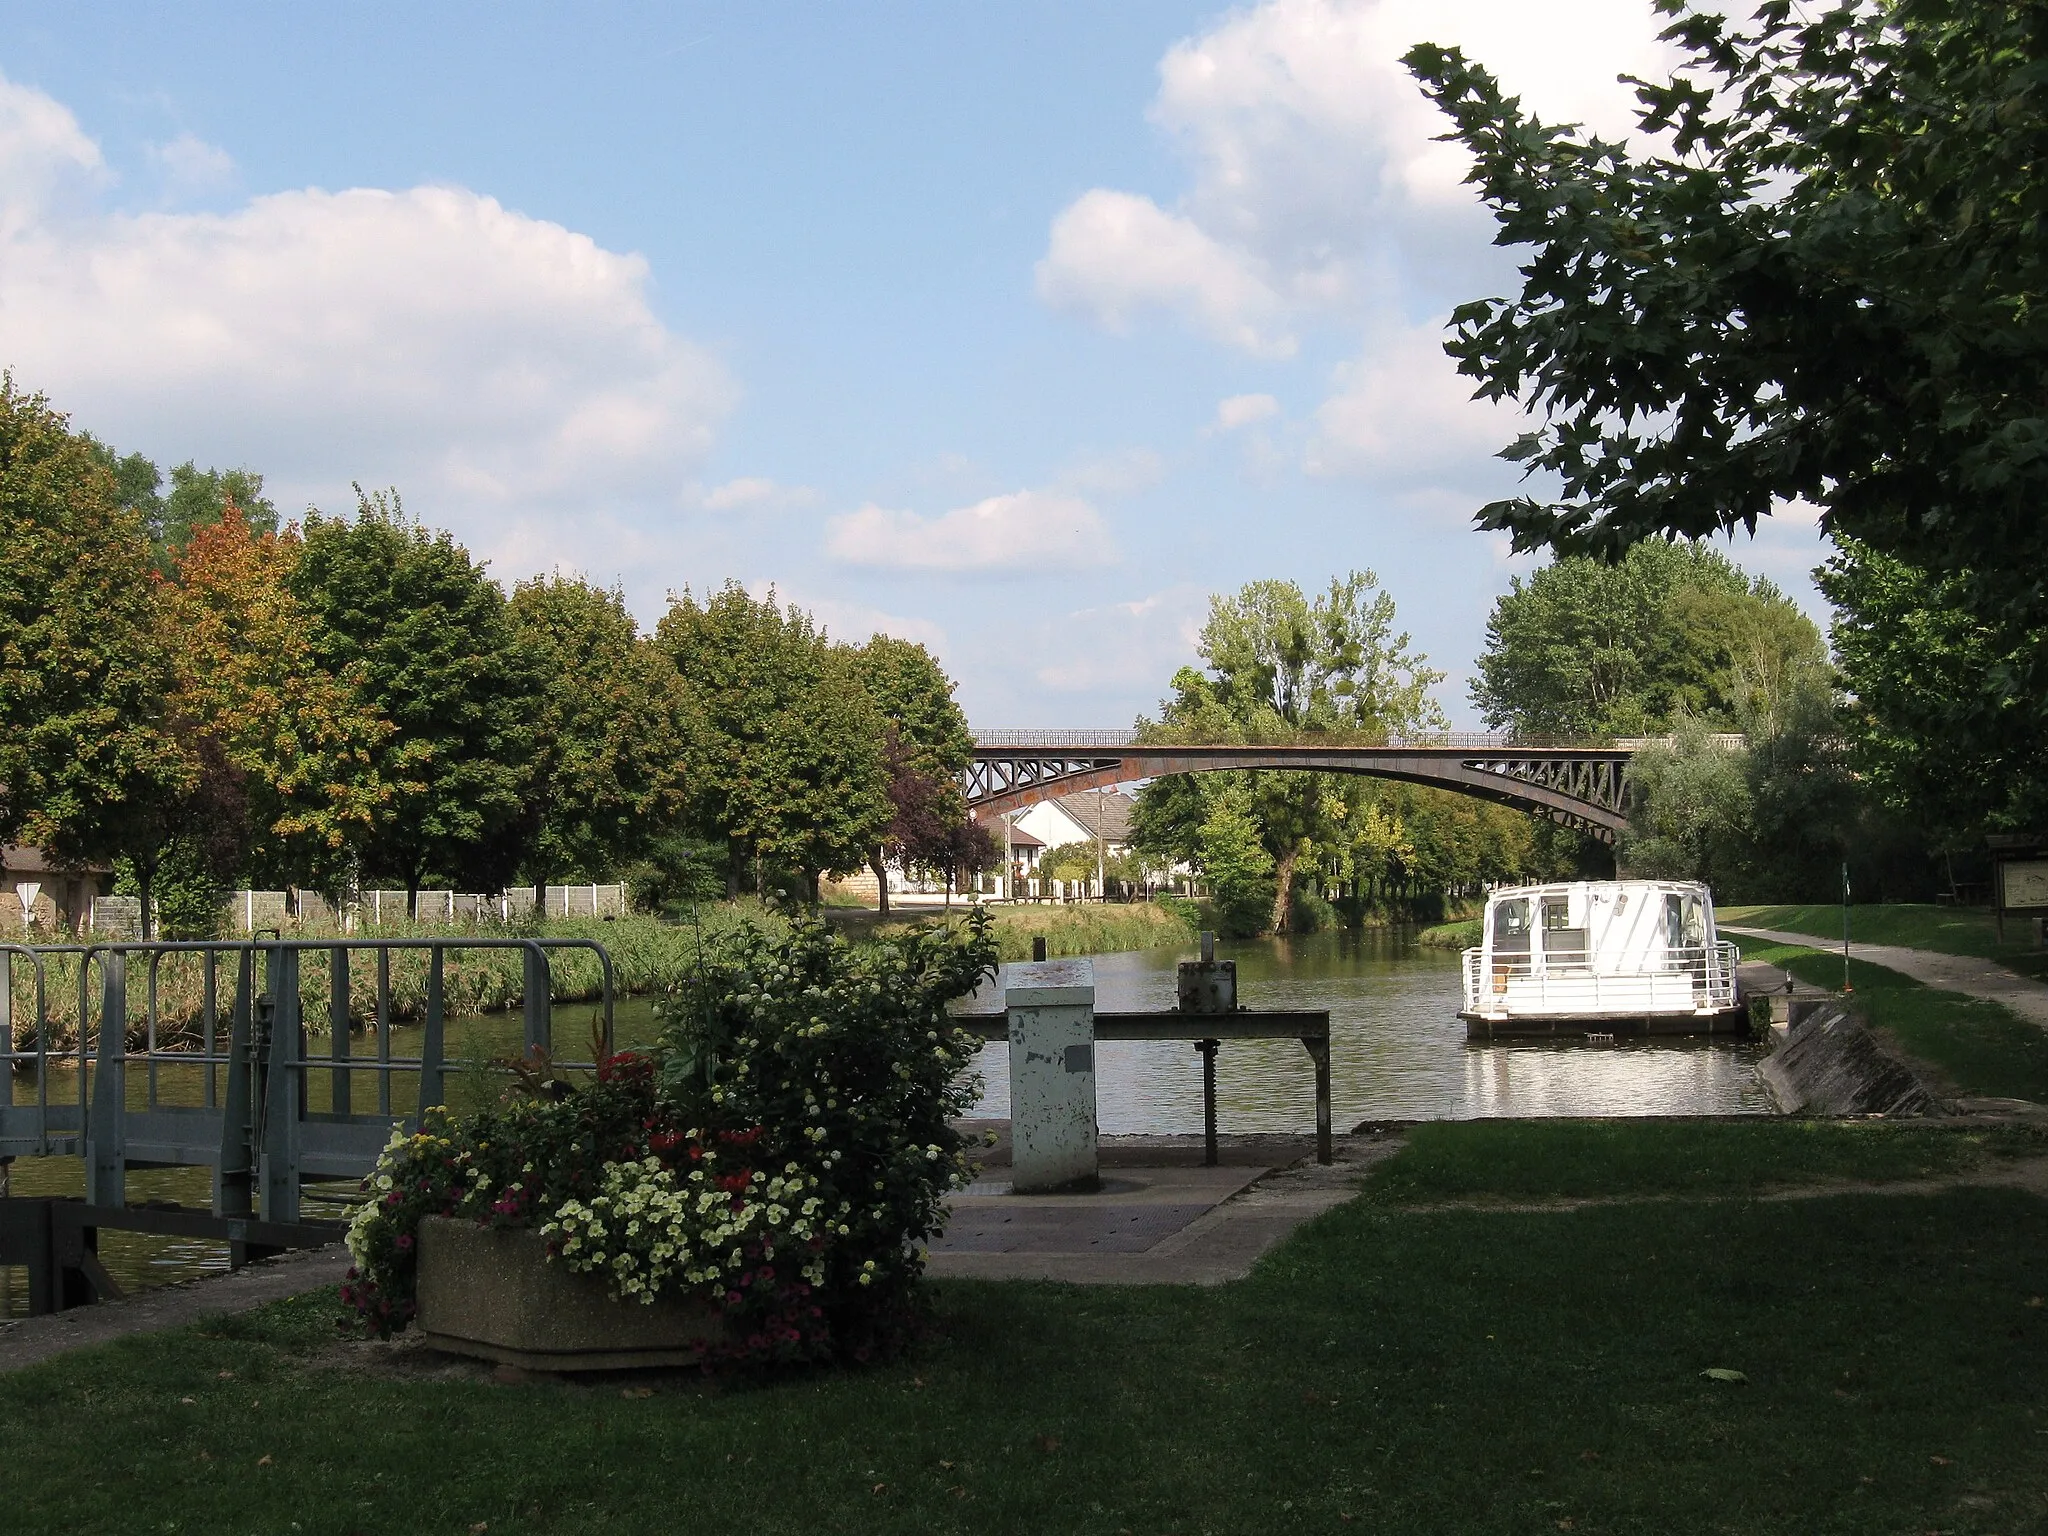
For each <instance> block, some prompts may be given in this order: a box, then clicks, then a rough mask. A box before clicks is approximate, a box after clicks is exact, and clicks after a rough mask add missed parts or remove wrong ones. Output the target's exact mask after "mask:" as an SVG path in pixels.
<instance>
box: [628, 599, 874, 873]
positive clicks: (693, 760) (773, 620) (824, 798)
mask: <svg viewBox="0 0 2048 1536" xmlns="http://www.w3.org/2000/svg"><path fill="white" fill-rule="evenodd" d="M655 636H656V639H657V640H658V642H659V643H660V644H661V645H662V647H663V648H664V649H666V650H667V652H668V654H669V656H670V657H671V659H672V660H673V661H674V663H675V666H676V670H677V672H678V673H679V674H680V675H681V676H682V678H683V680H684V682H685V684H686V685H687V686H688V689H689V694H690V699H691V703H692V706H693V709H694V713H695V730H694V743H695V744H694V749H693V751H692V753H691V757H690V765H689V770H688V773H689V798H690V804H691V808H692V809H691V816H692V819H693V820H694V821H695V823H696V824H697V825H699V826H700V827H705V828H715V829H716V830H717V831H718V832H719V833H721V834H722V835H723V836H724V837H725V838H726V839H727V843H728V847H729V850H730V853H729V857H730V863H729V880H730V886H729V889H734V890H736V889H737V888H738V884H739V881H740V879H741V877H742V874H743V872H744V871H745V869H746V866H747V865H749V864H750V863H757V864H761V865H765V864H770V863H772V864H775V865H777V866H778V874H783V875H787V876H788V877H791V878H794V879H796V880H798V881H799V882H800V883H801V885H802V890H803V894H804V895H806V896H807V897H809V898H810V899H813V900H815V899H816V895H817V884H818V877H819V876H820V875H821V874H849V873H851V872H852V871H854V870H856V869H858V868H860V867H861V866H862V865H863V864H864V863H866V862H867V860H868V858H869V855H870V853H871V851H872V850H873V849H874V847H875V846H876V843H877V840H878V837H879V834H880V832H881V829H882V828H883V827H885V826H886V825H887V823H888V820H889V814H890V806H889V796H888V781H887V777H886V774H885V770H884V763H883V747H884V741H885V736H886V733H885V729H884V725H883V719H882V716H881V714H880V712H879V711H878V710H877V708H876V706H875V703H874V701H873V700H872V699H871V698H870V697H869V695H868V692H867V690H866V688H865V686H864V684H863V680H862V670H861V666H860V664H859V662H858V661H857V659H856V658H855V657H854V656H853V655H852V654H850V653H849V652H848V650H847V649H846V648H845V647H841V646H834V645H832V644H831V643H830V642H829V641H828V640H826V638H825V637H824V636H823V635H821V634H819V633H818V630H817V627H816V625H814V624H813V623H812V622H811V617H810V615H809V614H807V613H805V612H804V611H803V610H802V609H800V608H797V607H795V606H794V605H792V606H790V607H789V608H788V609H786V610H785V609H783V608H782V607H780V606H779V605H778V603H777V601H776V597H775V594H774V592H773V591H772V590H771V591H770V592H769V593H768V595H767V596H766V597H765V598H763V599H761V600H760V601H758V602H757V601H756V600H755V599H754V598H753V597H752V596H750V595H749V594H748V592H747V590H746V589H745V588H744V587H742V586H740V585H739V584H738V583H737V582H727V583H726V584H725V585H724V586H723V587H721V588H720V589H719V590H718V591H717V592H715V593H713V594H711V595H710V596H709V597H707V598H706V599H705V600H704V602H703V603H701V604H700V603H699V602H698V601H697V600H696V598H695V597H694V596H693V595H692V594H691V593H689V592H688V591H685V592H684V593H683V594H682V595H681V596H679V597H674V598H671V600H670V602H669V609H668V612H667V613H666V614H665V615H664V616H663V618H662V621H661V623H660V625H659V626H658V628H657V629H656V631H655Z"/></svg>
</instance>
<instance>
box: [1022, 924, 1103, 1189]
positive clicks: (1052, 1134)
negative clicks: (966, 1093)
mask: <svg viewBox="0 0 2048 1536" xmlns="http://www.w3.org/2000/svg"><path fill="white" fill-rule="evenodd" d="M1003 1008H1004V1011H1005V1013H1006V1014H1007V1015H1008V1020H1009V1032H1010V1180H1011V1187H1012V1188H1013V1189H1014V1190H1015V1191H1016V1192H1017V1193H1018V1194H1044V1193H1047V1192H1049V1191H1053V1190H1069V1189H1071V1190H1082V1189H1094V1188H1095V1187H1096V1186H1097V1185H1098V1184H1099V1183H1100V1177H1099V1175H1098V1172H1097V1166H1096V1157H1095V967H1094V965H1093V964H1092V963H1090V962H1089V961H1086V960H1043V961H1033V962H1031V963H1029V964H1024V965H1012V966H1010V967H1008V968H1007V969H1006V970H1005V972H1004V991H1003Z"/></svg>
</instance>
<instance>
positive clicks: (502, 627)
mask: <svg viewBox="0 0 2048 1536" xmlns="http://www.w3.org/2000/svg"><path fill="white" fill-rule="evenodd" d="M357 494H358V504H357V509H356V515H355V516H354V517H353V518H350V517H346V516H342V517H326V516H321V515H319V514H318V513H314V514H310V515H309V516H308V517H307V519H306V529H305V543H304V548H303V551H302V552H301V554H300V557H299V560H298V562H297V564H296V565H295V566H294V568H293V572H292V580H291V587H292V592H293V595H294V596H295V597H296V598H297V600H298V602H299V603H300V605H301V606H302V607H303V608H304V609H305V611H306V612H307V614H308V615H309V616H310V617H311V619H312V620H313V625H312V637H313V639H312V643H313V650H314V653H315V656H316V657H317V659H318V660H319V662H320V664H321V665H322V666H323V667H324V668H325V669H326V670H327V671H328V672H329V673H330V674H332V675H335V676H337V677H359V678H360V679H361V687H362V692H363V696H364V698H365V699H366V700H367V702H368V703H369V704H370V706H371V707H372V708H374V709H375V711H376V712H377V714H378V715H379V716H380V717H381V718H383V719H385V720H388V721H389V722H390V723H391V725H392V727H393V729H392V731H391V732H390V733H389V734H388V735H386V736H385V737H384V738H383V739H382V741H380V742H379V743H378V745H377V746H376V748H375V750H374V752H373V754H372V764H373V767H374V769H375V772H376V774H377V777H378V779H379V780H380V781H381V783H382V784H383V785H384V786H385V788H386V789H387V790H388V799H387V801H386V810H385V815H384V816H383V818H382V820H381V821H380V822H379V824H378V826H377V829H376V831H375V832H374V833H373V835H372V836H371V837H370V838H369V840H368V841H367V842H366V844H365V845H364V847H363V852H362V856H363V862H364V865H365V866H366V867H367V868H368V869H371V870H374V871H379V872H385V871H388V872H390V873H392V874H394V875H397V876H400V877H402V878H403V879H404V881H405V884H406V889H407V892H408V904H410V902H411V901H412V899H414V898H416V896H417V893H418V890H419V886H420V882H421V881H422V880H423V879H424V878H425V877H426V875H427V874H428V873H429V872H430V871H432V872H437V873H441V874H445V875H450V876H454V877H456V878H459V879H462V880H464V881H465V882H466V883H471V885H470V888H472V889H476V888H483V889H492V890H495V889H497V888H498V887H499V886H500V885H501V884H502V883H503V882H504V881H505V879H506V877H507V876H508V875H509V874H510V873H511V872H512V870H513V868H515V867H516V865H517V862H518V855H519V848H518V845H517V842H516V834H517V832H518V830H519V827H520V818H521V814H522V812H523V811H524V809H525V807H526V803H527V790H528V784H529V774H530V772H531V767H530V765H531V761H532V744H533V719H534V716H535V714H536V712H537V709H538V698H539V693H540V688H539V680H538V674H537V669H536V667H535V665H534V663H533V661H532V660H531V658H529V657H528V656H526V655H525V654H524V653H523V652H522V651H520V650H518V649H517V648H515V646H514V645H513V644H512V640H513V633H512V629H511V626H510V622H509V619H508V618H507V614H506V602H505V594H504V593H503V592H502V591H500V590H499V588H498V586H497V584H496V583H495V582H493V581H491V579H490V578H489V576H488V575H486V574H485V572H484V569H483V567H482V566H480V565H478V564H476V563H475V562H474V561H472V560H471V559H470V557H469V553H468V551H466V550H464V549H463V548H462V547H461V546H460V545H458V544H457V543H456V542H455V540H454V539H453V538H452V537H451V536H450V535H448V534H447V533H445V532H442V533H434V532H431V531H429V530H428V529H426V528H424V527H421V526H419V525H418V524H416V523H414V522H412V521H411V520H410V519H409V518H407V516H406V515H405V510H404V507H403V506H402V505H401V504H400V503H399V501H398V498H397V497H396V496H395V495H390V496H386V495H379V496H375V497H371V496H366V495H363V494H362V493H361V492H360V491H359V492H358V493H357Z"/></svg>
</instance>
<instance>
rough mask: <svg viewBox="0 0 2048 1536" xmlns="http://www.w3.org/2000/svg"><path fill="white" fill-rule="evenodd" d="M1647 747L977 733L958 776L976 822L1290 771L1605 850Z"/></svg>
mask: <svg viewBox="0 0 2048 1536" xmlns="http://www.w3.org/2000/svg"><path fill="white" fill-rule="evenodd" d="M1647 744H1648V743H1646V742H1639V741H1624V742H1616V743H1614V744H1612V745H1608V746H1597V747H1593V746H1537V745H1531V744H1526V743H1518V742H1516V741H1514V740H1513V739H1512V738H1510V737H1506V736H1477V735H1471V736H1467V735H1443V736H1430V737H1424V738H1420V739H1417V740H1414V741H1393V742H1389V743H1386V744H1384V745H1378V746H1334V745H1333V746H1303V745H1288V746H1272V747H1266V746H1173V745H1165V744H1154V743H1146V742H1140V741H1139V740H1138V739H1137V737H1136V735H1135V734H1133V733H1132V732H1129V731H978V732H976V733H975V747H974V761H973V762H972V763H970V764H969V765H968V768H967V771H966V772H965V773H964V774H963V775H962V776H961V778H962V787H963V788H964V789H965V790H966V792H967V805H968V809H969V810H970V811H972V812H973V813H974V814H975V815H977V816H995V815H1000V814H1002V813H1003V812H1005V811H1012V810H1017V809H1019V808H1021V807H1023V806H1027V805H1031V804H1034V803H1036V802H1037V801H1040V800H1044V799H1048V798H1050V797H1051V796H1054V795H1066V794H1072V793H1074V792H1075V791H1077V790H1084V789H1104V788H1107V787H1108V786H1110V785H1113V784H1129V783H1132V782H1135V781H1136V780H1139V779H1156V778H1160V777H1163V776H1164V775H1166V774H1170V773H1213V772H1217V771H1219V770H1221V769H1226V768H1251V769H1258V768H1293V769H1302V770H1313V771H1315V772H1318V773H1356V774H1363V775H1366V776H1368V777H1371V778H1379V779H1399V780H1401V781H1403V782H1404V783H1409V784H1426V785H1429V786H1431V787H1432V788H1436V789H1447V790H1452V791H1455V792H1456V793H1458V794H1463V795H1472V796H1474V797H1476V798H1478V799H1481V800H1491V801H1493V802H1494V803H1496V804H1498V805H1509V806H1513V807H1515V808H1516V809H1517V810H1523V811H1530V812H1533V813H1534V814H1536V815H1539V816H1544V817H1548V818H1549V819H1550V820H1551V821H1554V822H1558V823H1559V824H1561V825H1563V826H1567V827H1573V828H1576V829H1577V830H1579V831H1581V832H1585V833H1587V834H1589V835H1591V836H1593V837H1596V838H1598V839H1600V840H1601V841H1602V842H1606V843H1612V842H1613V841H1614V839H1615V836H1616V834H1618V833H1620V832H1621V831H1623V830H1624V829H1625V828H1626V827H1627V826H1628V768H1629V763H1630V761H1631V759H1632V758H1633V757H1634V755H1635V752H1636V749H1637V748H1639V747H1641V746H1645V745H1647Z"/></svg>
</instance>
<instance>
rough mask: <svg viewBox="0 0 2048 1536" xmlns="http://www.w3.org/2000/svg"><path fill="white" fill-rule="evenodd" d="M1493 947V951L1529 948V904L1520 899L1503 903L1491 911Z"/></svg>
mask: <svg viewBox="0 0 2048 1536" xmlns="http://www.w3.org/2000/svg"><path fill="white" fill-rule="evenodd" d="M1493 947H1494V948H1495V949H1527V948H1528V947H1529V903H1528V901H1527V900H1526V899H1524V898H1522V897H1519V896H1518V897H1516V898H1515V899H1513V900H1512V901H1503V902H1501V903H1500V904H1499V905H1497V906H1496V907H1494V909H1493Z"/></svg>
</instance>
